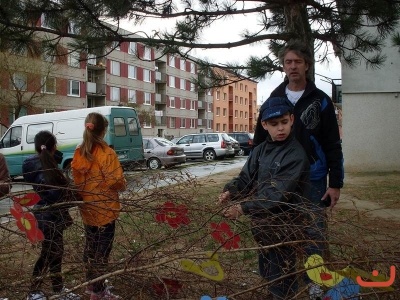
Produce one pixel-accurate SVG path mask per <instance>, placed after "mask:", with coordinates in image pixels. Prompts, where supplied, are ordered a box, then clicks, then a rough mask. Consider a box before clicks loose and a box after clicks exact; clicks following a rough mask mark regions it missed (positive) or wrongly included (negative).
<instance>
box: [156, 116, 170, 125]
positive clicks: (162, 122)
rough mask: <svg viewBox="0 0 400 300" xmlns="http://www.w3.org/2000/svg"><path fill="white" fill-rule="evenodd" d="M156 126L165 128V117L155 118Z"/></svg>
mask: <svg viewBox="0 0 400 300" xmlns="http://www.w3.org/2000/svg"><path fill="white" fill-rule="evenodd" d="M155 118H156V126H167V117H166V116H156V117H155Z"/></svg>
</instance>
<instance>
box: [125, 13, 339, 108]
mask: <svg viewBox="0 0 400 300" xmlns="http://www.w3.org/2000/svg"><path fill="white" fill-rule="evenodd" d="M173 26H174V22H171V21H166V20H158V19H148V20H146V21H145V22H144V23H143V24H141V25H140V26H138V27H132V25H130V24H129V23H128V22H125V23H123V24H122V27H123V28H124V29H126V30H128V31H131V32H136V31H144V32H146V33H149V34H151V31H152V30H158V31H163V30H165V29H170V28H172V27H173ZM256 28H257V19H256V18H255V17H254V15H248V16H242V15H236V16H234V17H231V18H230V19H228V20H223V21H219V22H217V23H215V24H213V25H212V27H210V28H207V29H205V30H204V31H203V33H202V35H201V40H200V41H199V42H201V43H223V42H233V41H238V40H240V39H241V38H240V36H239V34H240V33H242V32H243V31H244V30H245V29H253V30H255V29H256ZM266 51H267V46H266V44H265V43H264V44H257V45H248V46H242V47H237V48H231V49H194V50H193V51H191V52H190V55H191V56H194V57H198V58H207V59H208V60H209V61H212V62H213V63H216V64H224V63H228V62H239V63H244V62H245V61H246V60H247V58H248V57H249V56H250V55H256V56H261V55H265V54H266ZM315 69H316V73H317V74H321V75H323V76H326V77H328V78H332V79H340V78H341V66H340V62H339V60H338V59H337V58H335V57H333V56H332V58H331V62H330V64H329V65H323V66H322V65H319V64H316V65H315ZM321 79H322V77H320V76H316V78H315V83H316V85H317V87H319V88H320V89H322V90H323V91H324V92H325V93H327V94H328V95H330V96H331V94H332V88H331V84H330V83H327V82H324V81H322V80H321ZM282 80H283V74H281V73H279V72H277V73H275V74H274V75H273V76H272V77H271V78H267V79H265V80H263V81H260V82H259V84H258V95H257V100H258V103H262V102H263V101H265V100H266V99H267V98H268V97H269V95H270V93H271V92H272V90H273V89H274V88H275V87H276V86H277V85H279V84H280V83H281V82H282Z"/></svg>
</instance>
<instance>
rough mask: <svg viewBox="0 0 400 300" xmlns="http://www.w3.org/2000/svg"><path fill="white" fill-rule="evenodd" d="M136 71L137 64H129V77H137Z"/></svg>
mask: <svg viewBox="0 0 400 300" xmlns="http://www.w3.org/2000/svg"><path fill="white" fill-rule="evenodd" d="M136 72H137V68H136V66H131V65H128V78H131V79H136Z"/></svg>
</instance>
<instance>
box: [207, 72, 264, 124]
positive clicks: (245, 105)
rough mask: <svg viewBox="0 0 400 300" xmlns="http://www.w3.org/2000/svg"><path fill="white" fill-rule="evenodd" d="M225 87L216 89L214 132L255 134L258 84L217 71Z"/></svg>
mask: <svg viewBox="0 0 400 300" xmlns="http://www.w3.org/2000/svg"><path fill="white" fill-rule="evenodd" d="M217 72H218V73H220V74H222V75H223V76H224V78H225V79H226V80H225V85H223V86H221V87H218V88H215V89H214V91H213V92H214V95H213V96H214V102H213V109H214V130H215V131H216V132H235V131H247V132H253V131H254V126H255V123H256V120H257V82H256V81H253V80H249V79H245V78H240V77H237V76H235V75H233V74H231V73H229V72H226V71H223V70H220V69H219V70H217Z"/></svg>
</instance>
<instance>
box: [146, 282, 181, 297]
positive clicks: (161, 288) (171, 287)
mask: <svg viewBox="0 0 400 300" xmlns="http://www.w3.org/2000/svg"><path fill="white" fill-rule="evenodd" d="M161 280H162V282H159V283H155V284H153V286H152V287H153V289H154V291H155V293H156V294H157V295H158V296H164V295H168V296H169V297H175V296H176V295H177V294H178V292H179V290H180V289H181V288H182V286H183V285H182V283H180V282H179V281H178V280H175V279H168V278H161Z"/></svg>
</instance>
